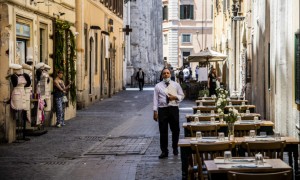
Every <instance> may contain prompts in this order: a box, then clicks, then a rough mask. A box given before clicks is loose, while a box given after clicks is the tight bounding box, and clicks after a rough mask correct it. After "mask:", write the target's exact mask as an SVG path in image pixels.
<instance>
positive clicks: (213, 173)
mask: <svg viewBox="0 0 300 180" xmlns="http://www.w3.org/2000/svg"><path fill="white" fill-rule="evenodd" d="M251 158H252V159H253V161H252V159H250V158H249V157H247V158H243V157H238V158H233V161H231V162H227V163H224V158H221V157H220V158H216V159H214V160H205V161H204V164H205V166H206V169H207V173H208V176H209V179H210V180H219V179H222V180H226V179H227V172H228V171H234V172H247V173H249V172H251V173H266V172H280V171H288V170H292V168H291V167H290V166H289V165H288V164H286V163H285V162H284V161H282V160H281V159H264V164H263V165H258V166H257V165H255V162H254V157H251ZM243 160H245V161H243Z"/></svg>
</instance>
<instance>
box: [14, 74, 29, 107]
mask: <svg viewBox="0 0 300 180" xmlns="http://www.w3.org/2000/svg"><path fill="white" fill-rule="evenodd" d="M14 75H15V76H17V77H18V83H17V86H16V87H14V89H13V91H12V93H11V102H10V105H11V108H12V109H14V110H24V109H25V106H26V93H25V89H24V86H25V85H26V83H27V81H26V79H25V77H24V76H23V75H19V76H18V75H16V74H14Z"/></svg>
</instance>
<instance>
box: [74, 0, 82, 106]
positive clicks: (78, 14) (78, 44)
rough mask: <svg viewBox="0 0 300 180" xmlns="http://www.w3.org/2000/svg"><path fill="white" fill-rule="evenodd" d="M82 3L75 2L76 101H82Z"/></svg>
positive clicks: (80, 0)
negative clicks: (77, 96)
mask: <svg viewBox="0 0 300 180" xmlns="http://www.w3.org/2000/svg"><path fill="white" fill-rule="evenodd" d="M83 9H84V2H83V0H76V10H75V12H76V22H75V28H76V31H77V32H78V33H79V35H78V36H77V37H76V47H77V49H76V51H77V61H76V64H77V75H76V84H77V94H78V95H79V98H78V101H83V99H82V98H83V95H82V92H83V90H84V87H83V82H84V79H83V78H84V76H83V74H84V72H83V69H84V66H83V63H82V62H83V58H84V49H83V47H82V45H83V37H84V33H83V23H84V21H83V18H84V14H83V13H84V12H83Z"/></svg>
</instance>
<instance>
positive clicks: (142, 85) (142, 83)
mask: <svg viewBox="0 0 300 180" xmlns="http://www.w3.org/2000/svg"><path fill="white" fill-rule="evenodd" d="M138 81H139V88H140V91H141V90H143V87H144V79H139V80H138Z"/></svg>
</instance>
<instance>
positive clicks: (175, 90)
mask: <svg viewBox="0 0 300 180" xmlns="http://www.w3.org/2000/svg"><path fill="white" fill-rule="evenodd" d="M162 78H163V80H162V81H161V82H159V83H157V84H156V86H155V88H154V96H153V110H154V114H153V119H154V120H155V121H158V125H159V132H160V149H161V151H162V153H161V154H160V156H159V158H160V159H162V158H166V157H168V154H169V151H168V124H170V129H171V132H172V147H173V154H174V155H175V156H177V155H178V140H179V131H180V128H179V108H178V106H179V102H181V101H182V100H183V98H184V94H183V91H182V88H181V86H180V85H179V84H178V83H177V82H175V81H172V80H171V79H170V78H171V72H170V70H169V69H163V70H162Z"/></svg>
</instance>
